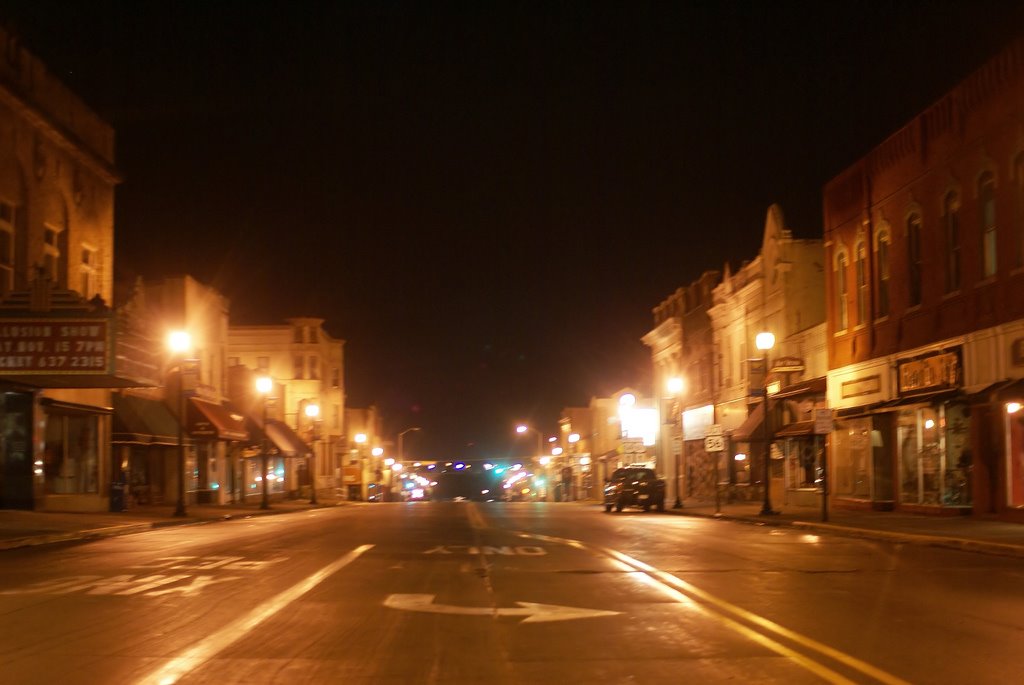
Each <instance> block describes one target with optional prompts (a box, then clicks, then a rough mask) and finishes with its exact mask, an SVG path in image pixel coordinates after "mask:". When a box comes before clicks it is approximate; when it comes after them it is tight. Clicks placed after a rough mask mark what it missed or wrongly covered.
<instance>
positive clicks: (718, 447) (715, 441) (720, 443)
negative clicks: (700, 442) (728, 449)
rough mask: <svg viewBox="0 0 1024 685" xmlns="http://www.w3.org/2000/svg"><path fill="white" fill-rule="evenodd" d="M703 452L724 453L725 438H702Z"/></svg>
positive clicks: (712, 436) (718, 436) (713, 436)
mask: <svg viewBox="0 0 1024 685" xmlns="http://www.w3.org/2000/svg"><path fill="white" fill-rule="evenodd" d="M704 451H705V452H724V451H725V438H724V437H722V436H721V435H709V436H707V437H706V438H704Z"/></svg>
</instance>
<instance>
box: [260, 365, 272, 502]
mask: <svg viewBox="0 0 1024 685" xmlns="http://www.w3.org/2000/svg"><path fill="white" fill-rule="evenodd" d="M273 390H274V379H273V378H271V377H270V376H257V377H256V392H258V393H259V394H260V397H261V399H262V401H263V445H262V449H261V450H260V469H261V472H260V484H261V486H262V494H263V496H262V498H261V499H260V509H269V508H270V492H269V491H268V490H267V488H268V487H269V486H268V485H267V480H268V478H267V459H268V457H269V454H268V452H270V442H269V441H268V440H267V400H268V399H269V397H270V393H271V392H272V391H273Z"/></svg>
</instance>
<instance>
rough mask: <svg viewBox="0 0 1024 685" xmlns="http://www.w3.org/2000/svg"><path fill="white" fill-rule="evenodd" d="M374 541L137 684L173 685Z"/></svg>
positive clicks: (264, 604)
mask: <svg viewBox="0 0 1024 685" xmlns="http://www.w3.org/2000/svg"><path fill="white" fill-rule="evenodd" d="M372 547H373V545H360V546H359V547H356V548H355V549H354V550H352V551H351V552H349V553H348V554H346V555H344V556H343V557H340V558H338V559H335V560H334V561H332V562H331V563H329V564H327V566H324V567H323V568H322V569H320V570H319V571H317V572H316V573H314V574H312V575H310V576H307V577H306V578H304V579H303V580H300V581H299V582H298V583H296V584H295V585H292V586H291V587H290V588H288V589H287V590H284V591H283V592H281V593H279V594H277V595H276V596H274V597H271V598H270V599H267V600H265V601H263V602H261V603H260V605H259V606H257V607H256V608H254V609H253V610H252V611H250V612H249V613H248V614H245V615H243V616H240V617H238V618H236V619H235V620H234V621H232V622H231V623H228V624H227V625H226V626H224V627H223V628H221V629H219V630H217V631H215V632H214V633H212V634H210V635H207V636H206V637H204V638H202V639H201V640H199V641H198V642H196V643H195V644H193V645H192V646H191V647H189V648H188V649H186V650H185V651H184V653H182V654H180V655H178V656H176V657H174V658H172V659H169V660H167V661H166V662H165V663H164V664H162V665H161V666H160V667H158V668H157V669H156V670H154V671H153V672H152V673H149V674H148V675H146V676H144V677H143V678H142V679H141V680H139V681H138V685H173V683H176V682H178V681H179V680H181V679H182V678H184V677H185V676H186V675H188V674H189V673H191V672H192V671H194V670H196V669H197V668H199V667H200V666H202V665H203V664H204V663H206V662H207V661H209V660H210V659H211V658H213V657H214V656H215V655H216V654H218V653H219V652H221V651H223V650H225V649H227V648H228V647H230V646H231V645H233V644H234V643H235V642H237V641H239V640H241V639H242V638H243V637H245V636H246V635H248V634H249V633H250V632H251V631H253V630H254V629H255V628H257V627H258V626H259V625H260V624H261V623H263V622H264V621H266V620H267V619H269V618H271V617H273V616H274V615H275V614H277V613H278V612H279V611H281V610H282V609H284V608H285V607H286V606H288V605H289V604H291V603H292V602H294V601H295V600H297V599H299V598H300V597H302V596H303V595H304V594H306V593H307V592H309V591H310V590H312V589H313V588H315V587H316V586H317V585H319V584H320V583H322V582H324V581H325V580H327V579H328V578H330V577H331V576H333V575H334V574H335V573H337V572H338V571H340V570H341V569H343V568H345V567H346V566H348V565H349V564H351V563H352V562H353V561H355V560H356V559H358V558H359V557H360V556H361V555H362V554H363V553H364V552H367V551H368V550H370V549H371V548H372Z"/></svg>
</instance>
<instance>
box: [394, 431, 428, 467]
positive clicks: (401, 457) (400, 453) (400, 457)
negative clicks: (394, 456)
mask: <svg viewBox="0 0 1024 685" xmlns="http://www.w3.org/2000/svg"><path fill="white" fill-rule="evenodd" d="M419 430H423V429H422V428H420V427H419V426H413V427H412V428H406V429H405V430H404V431H402V432H401V433H399V434H398V461H399V463H402V464H404V463H405V452H403V451H402V438H404V437H405V434H406V433H411V432H413V431H419Z"/></svg>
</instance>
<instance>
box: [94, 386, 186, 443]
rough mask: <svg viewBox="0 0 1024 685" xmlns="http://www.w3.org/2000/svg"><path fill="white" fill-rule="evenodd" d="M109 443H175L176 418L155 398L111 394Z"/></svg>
mask: <svg viewBox="0 0 1024 685" xmlns="http://www.w3.org/2000/svg"><path fill="white" fill-rule="evenodd" d="M113 404H114V419H113V430H112V433H111V436H110V442H111V443H113V444H115V445H177V444H178V420H177V419H176V418H174V415H173V414H171V412H170V410H169V409H168V408H167V405H166V404H164V403H163V402H161V401H159V400H151V399H147V398H145V397H131V396H128V395H114V402H113Z"/></svg>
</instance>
